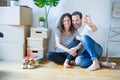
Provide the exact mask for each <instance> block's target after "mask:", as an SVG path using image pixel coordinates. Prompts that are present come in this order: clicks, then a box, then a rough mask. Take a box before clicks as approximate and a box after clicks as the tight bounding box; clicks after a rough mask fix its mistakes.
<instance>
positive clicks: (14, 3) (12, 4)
mask: <svg viewBox="0 0 120 80" xmlns="http://www.w3.org/2000/svg"><path fill="white" fill-rule="evenodd" d="M18 1H19V0H11V2H10V3H11V6H17V5H18Z"/></svg>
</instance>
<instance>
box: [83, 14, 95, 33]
mask: <svg viewBox="0 0 120 80" xmlns="http://www.w3.org/2000/svg"><path fill="white" fill-rule="evenodd" d="M83 20H84V22H85V23H86V24H87V25H88V26H89V27H90V29H91V30H92V31H96V30H97V27H96V25H95V24H93V23H92V21H91V17H90V15H85V16H84V19H83Z"/></svg>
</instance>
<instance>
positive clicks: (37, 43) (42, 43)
mask: <svg viewBox="0 0 120 80" xmlns="http://www.w3.org/2000/svg"><path fill="white" fill-rule="evenodd" d="M27 47H28V48H46V47H48V39H45V38H33V37H28V38H27Z"/></svg>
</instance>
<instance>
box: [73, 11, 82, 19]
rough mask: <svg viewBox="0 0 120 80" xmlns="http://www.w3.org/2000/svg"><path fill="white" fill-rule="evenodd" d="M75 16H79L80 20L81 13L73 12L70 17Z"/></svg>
mask: <svg viewBox="0 0 120 80" xmlns="http://www.w3.org/2000/svg"><path fill="white" fill-rule="evenodd" d="M75 15H79V16H80V19H82V13H81V12H78V11H75V12H73V13H72V16H75Z"/></svg>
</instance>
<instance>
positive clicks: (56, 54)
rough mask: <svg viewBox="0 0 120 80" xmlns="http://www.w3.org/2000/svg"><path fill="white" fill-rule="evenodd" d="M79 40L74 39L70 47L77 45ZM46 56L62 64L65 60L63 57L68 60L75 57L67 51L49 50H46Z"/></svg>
mask: <svg viewBox="0 0 120 80" xmlns="http://www.w3.org/2000/svg"><path fill="white" fill-rule="evenodd" d="M79 42H80V41H78V40H75V41H74V43H73V45H72V46H71V48H72V47H75V46H77V45H78V44H79ZM46 58H47V59H48V60H51V61H53V62H55V63H58V64H63V63H64V62H65V59H69V60H70V61H71V60H74V59H75V57H73V56H72V55H70V54H69V53H67V52H50V51H49V52H47V54H46Z"/></svg>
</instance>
